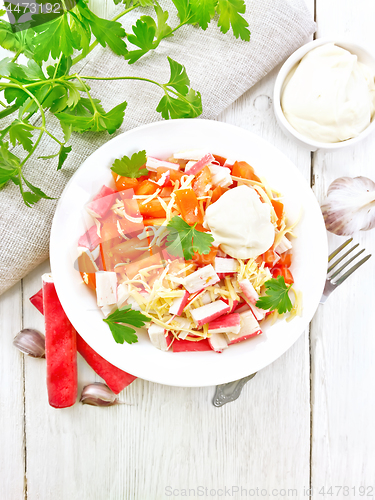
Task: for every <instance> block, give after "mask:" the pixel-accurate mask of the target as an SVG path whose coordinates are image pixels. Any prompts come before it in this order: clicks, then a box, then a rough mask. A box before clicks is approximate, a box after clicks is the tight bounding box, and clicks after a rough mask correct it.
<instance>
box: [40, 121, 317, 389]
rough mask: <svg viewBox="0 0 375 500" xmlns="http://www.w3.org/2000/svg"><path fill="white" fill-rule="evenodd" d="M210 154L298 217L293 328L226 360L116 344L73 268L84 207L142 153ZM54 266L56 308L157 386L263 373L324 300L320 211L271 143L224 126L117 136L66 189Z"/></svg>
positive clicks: (270, 331)
mask: <svg viewBox="0 0 375 500" xmlns="http://www.w3.org/2000/svg"><path fill="white" fill-rule="evenodd" d="M201 148H202V149H207V150H209V151H212V152H213V153H215V154H218V155H221V156H224V157H227V158H232V159H238V160H245V161H247V162H248V163H250V164H251V165H252V166H253V167H254V168H255V171H256V173H257V174H258V175H260V176H263V177H265V178H266V179H267V181H268V182H269V184H270V185H271V187H273V188H274V189H276V190H278V191H280V192H281V193H282V194H283V195H284V203H285V208H286V213H287V215H288V218H289V220H290V221H291V222H293V221H294V220H296V218H298V216H299V215H300V212H301V210H302V218H301V220H300V222H299V224H298V226H297V228H296V230H295V234H296V235H297V239H296V240H294V243H293V249H294V258H293V267H292V272H293V275H294V278H295V286H296V288H297V289H298V290H301V291H302V292H303V315H302V317H297V318H295V319H294V320H293V321H291V322H290V323H287V322H286V321H277V322H276V323H275V324H274V325H272V326H267V327H266V328H265V329H264V333H263V335H260V336H259V337H256V338H254V339H251V340H248V341H245V342H242V343H239V344H235V345H232V346H230V347H229V348H228V349H227V350H226V351H224V353H222V354H217V353H215V352H213V351H211V352H208V351H207V352H181V353H173V352H162V351H159V350H158V349H156V348H155V347H153V345H152V344H151V343H150V341H149V340H148V337H147V333H144V332H141V333H140V334H139V342H138V343H137V344H132V345H129V344H124V345H120V344H116V342H115V341H114V340H113V338H112V335H111V332H110V330H109V328H108V326H107V325H106V324H105V323H104V322H103V316H102V313H101V311H100V310H99V309H98V308H97V306H96V301H95V297H94V294H93V293H92V292H91V291H90V290H89V289H87V287H86V286H85V285H84V284H83V283H82V280H81V278H80V275H79V273H78V272H77V271H76V270H75V269H74V266H73V262H74V260H75V257H76V248H77V241H78V238H79V237H80V236H81V235H82V234H83V233H84V232H85V231H86V228H87V227H86V226H85V222H84V213H85V210H84V206H85V204H86V203H87V202H88V201H89V200H90V198H91V197H92V196H93V195H94V194H96V193H97V192H98V191H99V189H100V188H101V186H102V185H103V184H107V185H112V176H111V173H110V168H109V167H110V166H111V165H112V163H113V161H114V159H116V158H119V157H121V156H122V155H124V154H126V155H130V154H132V153H134V152H136V151H139V150H142V149H146V151H147V153H148V154H149V155H151V156H155V157H158V158H167V157H168V156H170V155H171V154H172V153H173V152H176V151H181V150H186V149H201ZM50 253H51V266H52V274H53V276H54V280H55V284H56V289H57V293H58V296H59V298H60V300H61V303H62V305H63V307H64V309H65V311H66V314H67V315H68V317H69V319H70V321H71V322H72V323H73V325H74V327H75V328H76V330H77V331H78V332H79V334H80V335H81V336H82V337H83V338H84V339H85V341H86V342H87V343H88V344H89V345H90V346H91V347H92V348H93V349H94V350H95V351H97V352H98V353H99V354H100V355H101V356H103V357H104V358H105V359H107V360H108V361H110V362H111V363H113V364H114V365H116V366H118V367H119V368H121V369H123V370H125V371H128V372H129V373H132V374H133V375H136V376H137V377H140V378H143V379H146V380H150V381H152V382H158V383H160V384H166V385H175V386H182V387H200V386H209V385H216V384H223V383H226V382H231V381H233V380H237V379H239V378H241V377H245V376H247V375H249V374H251V373H254V372H256V371H258V370H261V369H262V368H264V367H265V366H267V365H269V364H270V363H272V362H273V361H275V359H277V358H278V357H279V356H281V355H282V354H283V353H284V352H285V351H286V350H287V349H289V347H291V345H292V344H293V343H294V342H295V341H296V340H297V338H298V337H299V336H300V335H301V333H302V332H303V331H304V330H305V328H306V327H307V325H308V323H309V322H310V320H311V319H312V317H313V315H314V313H315V310H316V308H317V306H318V303H319V299H320V297H321V294H322V290H323V286H324V282H325V276H326V269H327V240H326V231H325V227H324V222H323V218H322V215H321V211H320V208H319V205H318V203H317V201H316V199H315V196H314V194H313V192H312V191H311V189H310V187H309V185H308V183H307V182H306V180H305V179H304V178H303V176H302V175H301V173H300V172H299V171H298V169H297V168H296V167H295V166H294V165H293V163H292V162H291V161H290V160H288V158H286V157H285V156H284V155H283V154H282V153H281V152H280V151H278V150H277V149H276V148H275V147H273V146H272V145H271V144H269V143H268V142H266V141H264V140H263V139H261V138H260V137H258V136H256V135H253V134H252V133H250V132H248V131H246V130H243V129H241V128H238V127H234V126H232V125H228V124H226V123H221V122H215V121H208V120H173V121H163V122H159V123H153V124H150V125H146V126H144V127H139V128H137V129H134V130H131V131H129V132H126V133H125V134H122V135H120V136H118V137H116V138H114V139H112V140H110V141H109V142H107V143H106V144H104V145H103V146H102V147H101V148H99V149H98V150H97V151H96V152H95V153H93V154H92V155H91V156H90V157H89V158H88V159H87V160H86V161H85V162H84V163H83V164H82V166H81V167H80V168H79V170H78V171H77V172H76V173H75V175H74V176H73V177H72V179H71V180H70V182H69V183H68V185H67V186H66V188H65V191H64V193H63V195H62V197H61V199H60V201H59V204H58V207H57V210H56V214H55V217H54V220H53V225H52V233H51V246H50Z"/></svg>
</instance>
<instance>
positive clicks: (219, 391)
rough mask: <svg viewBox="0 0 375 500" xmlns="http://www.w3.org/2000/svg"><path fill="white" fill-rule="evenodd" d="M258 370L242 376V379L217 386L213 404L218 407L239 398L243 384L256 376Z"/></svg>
mask: <svg viewBox="0 0 375 500" xmlns="http://www.w3.org/2000/svg"><path fill="white" fill-rule="evenodd" d="M255 375H256V372H255V373H253V374H252V375H249V376H248V377H245V378H241V379H240V380H235V381H234V382H229V383H228V384H221V385H218V386H216V391H215V396H214V399H213V401H212V404H213V405H214V406H216V407H220V406H224V405H225V404H227V403H231V402H232V401H235V400H236V399H238V398H239V396H240V394H241V391H242V388H243V386H244V385H245V384H246V382H248V381H249V380H251V379H252V378H254V377H255Z"/></svg>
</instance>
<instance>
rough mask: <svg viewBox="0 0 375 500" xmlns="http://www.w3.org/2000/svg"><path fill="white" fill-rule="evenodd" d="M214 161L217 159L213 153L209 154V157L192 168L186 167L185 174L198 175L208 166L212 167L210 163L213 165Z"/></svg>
mask: <svg viewBox="0 0 375 500" xmlns="http://www.w3.org/2000/svg"><path fill="white" fill-rule="evenodd" d="M213 161H215V158H214V157H213V156H212V154H211V153H208V154H207V155H205V156H203V158H201V159H200V160H198V161H197V162H196V163H194V165H192V166H191V167H190V168H188V166H186V168H185V173H186V174H188V175H196V174H197V173H198V172H200V171H201V170H203V169H204V167H205V166H206V165H210V163H212V162H213Z"/></svg>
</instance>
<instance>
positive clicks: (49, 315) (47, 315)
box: [42, 274, 77, 408]
mask: <svg viewBox="0 0 375 500" xmlns="http://www.w3.org/2000/svg"><path fill="white" fill-rule="evenodd" d="M42 280H43V310H44V320H45V330H46V332H45V333H46V361H47V391H48V400H49V404H50V405H51V406H53V407H54V408H67V407H69V406H72V405H74V403H75V402H76V399H77V339H76V331H75V330H74V328H73V326H72V325H71V323H70V321H69V320H68V318H67V316H66V314H65V312H64V309H63V308H62V306H61V304H60V301H59V298H58V296H57V293H56V290H55V285H54V283H53V278H52V276H51V275H50V274H44V275H43V276H42Z"/></svg>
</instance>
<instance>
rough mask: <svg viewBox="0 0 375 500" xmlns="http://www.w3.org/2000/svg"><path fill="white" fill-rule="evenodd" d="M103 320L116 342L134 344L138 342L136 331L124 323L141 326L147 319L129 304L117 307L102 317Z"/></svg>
mask: <svg viewBox="0 0 375 500" xmlns="http://www.w3.org/2000/svg"><path fill="white" fill-rule="evenodd" d="M103 321H104V323H107V325H108V326H109V329H110V330H111V332H112V335H113V338H114V339H115V341H116V342H117V343H118V344H123V343H124V342H127V343H128V344H134V343H136V342H138V337H137V335H136V332H135V330H134V328H130V327H129V326H126V325H132V326H135V327H136V328H142V326H145V323H147V322H148V321H149V319H148V318H147V317H146V316H144V315H143V314H142V313H140V312H139V311H134V310H133V309H132V308H131V306H125V307H123V308H122V309H117V310H116V311H115V312H113V313H112V314H110V315H109V316H108V317H107V318H105V319H103Z"/></svg>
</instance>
